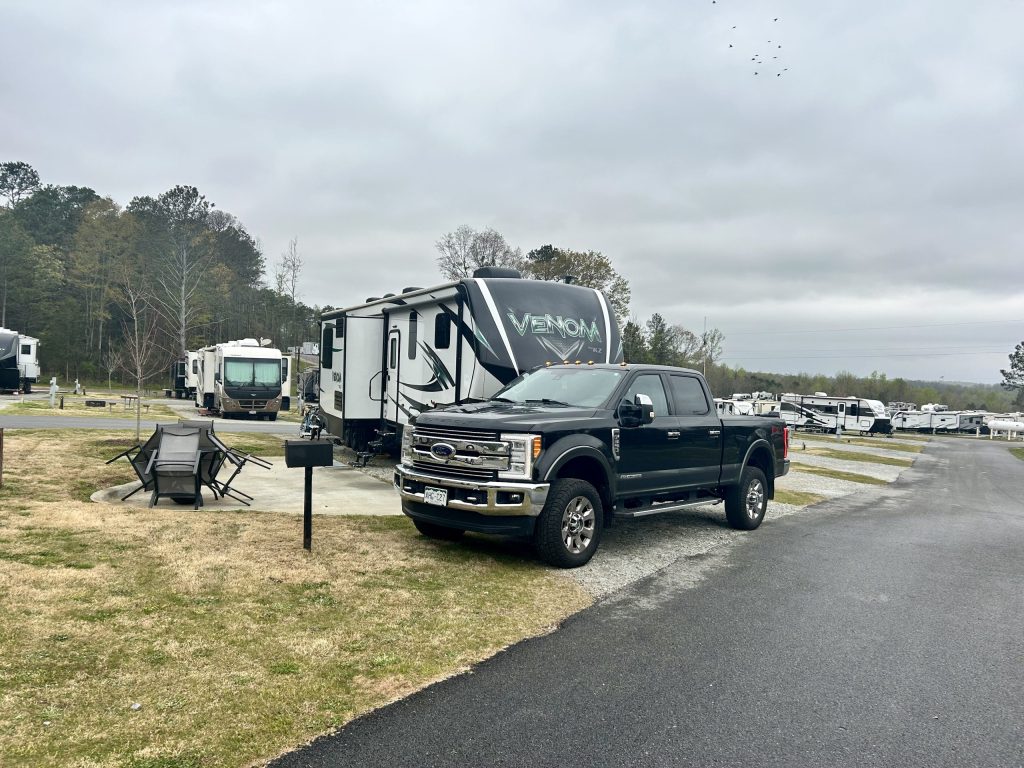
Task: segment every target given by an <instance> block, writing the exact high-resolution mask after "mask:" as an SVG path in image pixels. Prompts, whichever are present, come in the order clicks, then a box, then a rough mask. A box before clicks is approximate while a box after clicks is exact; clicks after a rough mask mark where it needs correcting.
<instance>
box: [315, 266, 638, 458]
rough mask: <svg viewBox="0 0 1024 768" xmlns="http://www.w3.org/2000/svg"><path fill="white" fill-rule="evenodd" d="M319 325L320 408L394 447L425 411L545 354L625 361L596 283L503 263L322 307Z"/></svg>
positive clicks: (359, 439)
mask: <svg viewBox="0 0 1024 768" xmlns="http://www.w3.org/2000/svg"><path fill="white" fill-rule="evenodd" d="M321 330H322V337H321V340H320V392H321V395H320V408H321V411H322V412H323V414H324V416H325V418H326V420H327V430H328V432H330V433H331V434H332V435H334V436H336V437H338V438H340V439H341V440H342V441H343V442H344V443H345V444H346V445H349V446H351V447H353V448H356V449H357V450H365V448H366V447H367V446H368V445H369V443H371V442H375V443H377V444H378V445H380V447H382V448H385V449H388V448H393V447H397V441H398V440H399V438H400V436H401V428H402V427H403V426H404V425H405V424H408V423H409V421H410V419H412V418H414V417H415V416H416V415H417V414H419V413H421V412H422V411H424V410H427V409H430V408H434V407H436V406H440V405H452V404H461V403H464V402H467V401H473V400H482V399H484V398H487V397H489V396H490V395H492V394H494V393H495V392H497V391H498V390H499V389H500V388H501V387H503V386H504V385H505V384H507V383H508V382H510V381H512V380H513V379H514V378H516V377H517V376H519V375H520V374H521V373H523V372H525V371H528V370H531V369H532V368H536V367H537V366H539V365H544V364H545V363H547V362H559V363H562V362H565V361H569V362H573V363H575V362H579V363H580V364H584V365H585V364H588V363H618V362H621V361H622V343H621V340H620V338H619V329H618V325H617V324H616V321H615V316H614V314H613V312H612V308H611V306H610V305H609V304H608V302H607V300H606V299H605V297H604V295H603V294H602V293H601V292H600V291H596V290H594V289H592V288H585V287H583V286H580V285H569V284H567V283H555V282H545V281H540V280H523V279H521V277H520V275H519V273H518V272H517V271H515V270H511V269H503V268H499V267H484V268H481V269H478V270H477V271H476V272H475V273H474V276H473V277H471V278H464V279H462V280H458V281H456V282H451V283H445V284H443V285H439V286H436V287H433V288H406V289H405V290H403V291H402V293H401V294H398V295H391V294H389V295H388V296H385V297H383V298H371V299H367V300H366V302H364V303H362V304H357V305H355V306H351V307H348V308H346V309H339V310H336V311H334V312H329V313H326V314H325V315H324V317H323V325H322V329H321Z"/></svg>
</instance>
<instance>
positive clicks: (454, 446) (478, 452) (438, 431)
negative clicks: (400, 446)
mask: <svg viewBox="0 0 1024 768" xmlns="http://www.w3.org/2000/svg"><path fill="white" fill-rule="evenodd" d="M499 437H500V435H499V433H498V432H493V431H490V430H484V429H453V428H450V427H434V426H429V427H427V426H424V427H420V426H417V427H414V428H413V433H412V449H413V466H414V467H415V468H416V469H418V470H420V471H421V472H427V473H430V474H433V475H437V476H439V477H455V478H460V479H463V480H474V481H479V482H487V481H490V480H496V479H497V476H498V472H504V471H507V470H508V469H509V462H510V461H511V455H510V454H511V451H510V448H509V445H508V443H507V442H503V441H501V440H499ZM440 444H443V450H444V451H446V453H442V452H441V451H440V450H439V451H438V452H437V453H434V452H433V448H434V446H436V445H440Z"/></svg>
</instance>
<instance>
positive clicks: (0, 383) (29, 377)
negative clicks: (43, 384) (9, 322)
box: [0, 328, 39, 394]
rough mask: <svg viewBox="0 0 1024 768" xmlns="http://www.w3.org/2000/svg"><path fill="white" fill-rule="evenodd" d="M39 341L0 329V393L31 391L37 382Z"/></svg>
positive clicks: (7, 329)
mask: <svg viewBox="0 0 1024 768" xmlns="http://www.w3.org/2000/svg"><path fill="white" fill-rule="evenodd" d="M38 350H39V339H37V338H35V337H33V336H25V335H24V334H21V333H18V332H17V331H12V330H10V329H9V328H0V392H18V391H21V392H24V393H26V394H27V393H29V392H31V391H32V385H33V384H35V383H36V382H37V381H38V380H39V359H38Z"/></svg>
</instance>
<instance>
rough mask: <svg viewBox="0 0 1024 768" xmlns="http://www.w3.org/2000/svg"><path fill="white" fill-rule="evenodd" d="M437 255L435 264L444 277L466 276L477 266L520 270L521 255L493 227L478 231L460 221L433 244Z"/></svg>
mask: <svg viewBox="0 0 1024 768" xmlns="http://www.w3.org/2000/svg"><path fill="white" fill-rule="evenodd" d="M434 247H435V248H437V251H438V253H439V254H440V255H439V256H438V257H437V266H438V269H440V271H441V274H442V275H443V276H444V277H445V279H447V280H459V279H460V278H463V277H470V276H471V275H472V274H473V271H474V270H476V269H477V268H478V267H510V268H512V269H522V264H523V255H522V251H520V250H519V249H518V248H512V247H511V246H510V245H509V244H508V243H507V242H506V241H505V237H504V236H503V235H502V234H501V233H500V232H497V231H495V230H493V229H485V230H484V231H483V232H478V231H476V230H475V229H473V228H472V227H469V226H466V225H465V224H463V225H462V226H461V227H459V228H458V229H456V230H455V231H454V232H447V233H445V234H444V235H441V238H440V239H439V240H438V241H437V242H436V243H435V244H434Z"/></svg>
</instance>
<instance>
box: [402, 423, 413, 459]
mask: <svg viewBox="0 0 1024 768" xmlns="http://www.w3.org/2000/svg"><path fill="white" fill-rule="evenodd" d="M402 464H404V465H405V466H407V467H411V466H412V424H406V425H405V427H404V428H403V429H402Z"/></svg>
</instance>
